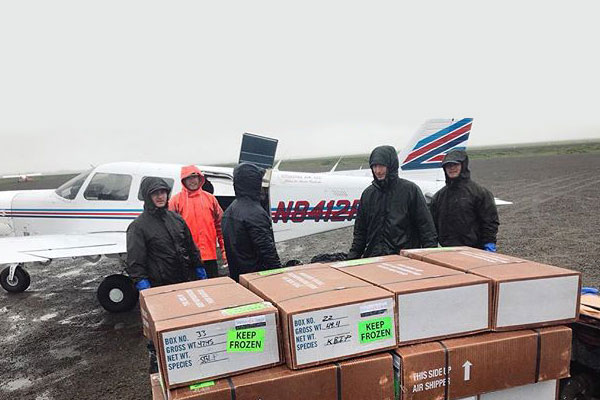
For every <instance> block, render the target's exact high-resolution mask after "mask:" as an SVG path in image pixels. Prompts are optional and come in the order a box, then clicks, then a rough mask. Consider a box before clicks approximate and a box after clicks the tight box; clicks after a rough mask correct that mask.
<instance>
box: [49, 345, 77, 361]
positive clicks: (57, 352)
mask: <svg viewBox="0 0 600 400" xmlns="http://www.w3.org/2000/svg"><path fill="white" fill-rule="evenodd" d="M50 354H51V355H52V356H53V357H54V358H58V359H59V360H60V359H63V358H73V357H77V356H79V355H81V353H80V352H79V351H78V350H77V349H76V348H75V347H74V346H69V347H64V348H60V349H51V350H50Z"/></svg>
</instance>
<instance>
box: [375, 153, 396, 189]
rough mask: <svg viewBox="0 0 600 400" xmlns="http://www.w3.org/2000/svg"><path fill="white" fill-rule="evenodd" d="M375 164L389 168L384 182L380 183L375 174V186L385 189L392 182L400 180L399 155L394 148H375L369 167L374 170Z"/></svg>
mask: <svg viewBox="0 0 600 400" xmlns="http://www.w3.org/2000/svg"><path fill="white" fill-rule="evenodd" d="M375 164H379V165H385V166H386V167H387V174H386V175H385V179H384V180H383V181H379V180H378V179H377V177H376V176H375V174H373V179H375V180H374V181H373V183H374V184H375V185H377V186H379V187H380V188H384V187H385V186H387V184H388V183H389V182H390V181H392V180H395V179H397V178H398V167H399V162H398V153H397V152H396V149H395V148H394V147H393V146H379V147H375V149H373V151H372V152H371V156H370V157H369V167H370V168H372V167H373V165H375Z"/></svg>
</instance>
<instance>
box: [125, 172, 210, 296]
mask: <svg viewBox="0 0 600 400" xmlns="http://www.w3.org/2000/svg"><path fill="white" fill-rule="evenodd" d="M140 189H141V192H142V196H143V198H144V211H143V212H142V213H141V214H140V215H139V216H138V217H137V218H136V219H135V220H134V221H133V222H132V223H131V224H130V225H129V227H128V228H127V271H128V272H129V275H130V276H131V278H132V279H133V281H134V283H135V285H136V287H137V288H138V290H144V289H147V288H149V287H153V286H162V285H170V284H173V283H181V282H187V281H191V280H194V279H196V278H204V277H206V272H205V271H204V268H202V262H201V259H200V252H199V251H198V249H197V248H196V245H195V244H194V240H193V239H192V234H191V233H190V230H189V229H188V226H187V225H186V223H185V221H184V220H183V218H181V216H180V215H178V214H176V213H174V212H172V211H169V210H168V209H167V204H168V201H169V193H170V192H171V188H170V187H169V185H168V184H167V183H166V182H165V181H164V180H163V179H161V178H155V177H149V178H146V179H144V181H143V182H142V185H141V188H140Z"/></svg>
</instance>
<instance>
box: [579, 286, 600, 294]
mask: <svg viewBox="0 0 600 400" xmlns="http://www.w3.org/2000/svg"><path fill="white" fill-rule="evenodd" d="M581 294H600V290H598V289H596V288H593V287H582V288H581Z"/></svg>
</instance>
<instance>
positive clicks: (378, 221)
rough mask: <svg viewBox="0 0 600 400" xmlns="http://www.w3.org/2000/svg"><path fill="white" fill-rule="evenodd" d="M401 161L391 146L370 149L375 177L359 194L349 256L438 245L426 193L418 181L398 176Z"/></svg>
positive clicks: (371, 255) (357, 256) (397, 251)
mask: <svg viewBox="0 0 600 400" xmlns="http://www.w3.org/2000/svg"><path fill="white" fill-rule="evenodd" d="M398 164H399V163H398V155H397V153H396V149H394V148H393V147H392V146H379V147H376V148H375V149H374V150H373V152H371V156H370V157H369V165H370V167H371V171H372V173H373V177H374V178H375V179H374V180H373V182H372V184H371V185H370V186H369V187H367V188H366V189H365V190H364V191H363V193H362V196H361V198H360V207H359V209H358V213H357V217H356V222H355V224H354V237H353V240H352V246H351V248H350V251H349V253H348V259H355V258H360V257H373V256H381V255H387V254H399V253H400V250H402V249H413V248H421V247H435V246H437V238H436V233H435V226H434V225H433V221H432V220H431V215H430V214H429V210H428V209H427V204H426V202H425V197H424V196H423V193H421V190H420V189H419V187H418V186H417V185H416V184H414V183H413V182H410V181H407V180H405V179H402V178H400V177H399V176H398Z"/></svg>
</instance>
